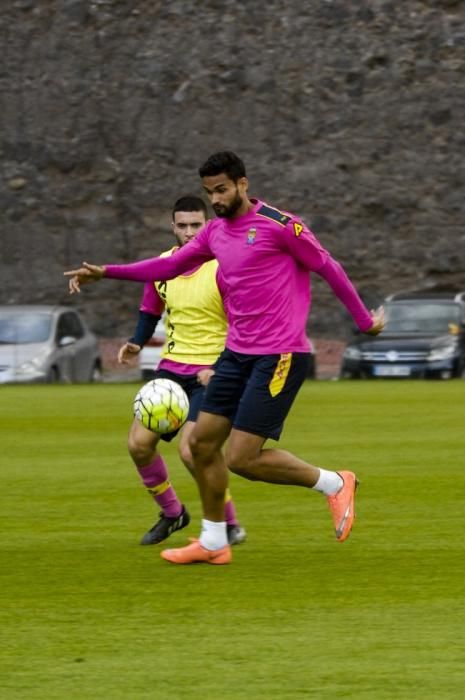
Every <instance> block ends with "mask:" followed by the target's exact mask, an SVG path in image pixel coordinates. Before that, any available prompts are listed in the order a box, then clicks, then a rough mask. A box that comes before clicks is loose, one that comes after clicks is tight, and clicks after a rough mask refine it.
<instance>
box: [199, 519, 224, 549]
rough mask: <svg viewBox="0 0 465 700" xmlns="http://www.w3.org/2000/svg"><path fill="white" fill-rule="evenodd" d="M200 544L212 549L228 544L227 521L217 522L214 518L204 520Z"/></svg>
mask: <svg viewBox="0 0 465 700" xmlns="http://www.w3.org/2000/svg"><path fill="white" fill-rule="evenodd" d="M199 540H200V544H201V545H202V547H205V549H209V550H211V551H213V550H215V549H221V548H222V547H226V545H227V544H228V535H227V531H226V523H225V522H223V523H215V522H213V520H202V532H201V533H200V538H199Z"/></svg>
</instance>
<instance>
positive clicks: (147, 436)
mask: <svg viewBox="0 0 465 700" xmlns="http://www.w3.org/2000/svg"><path fill="white" fill-rule="evenodd" d="M206 221H207V207H206V205H205V202H204V201H203V200H202V199H200V198H199V197H193V196H187V197H181V198H180V199H178V200H177V201H176V203H175V205H174V207H173V217H172V227H173V232H174V235H175V237H176V245H175V246H174V247H173V248H171V250H169V251H166V252H165V253H162V256H164V257H166V256H170V255H172V253H174V252H175V251H176V250H178V248H180V247H182V246H184V245H186V244H187V243H189V241H190V240H192V239H193V238H195V236H196V235H197V233H198V232H199V231H200V230H201V228H202V227H203V226H204V225H205V223H206ZM225 303H227V289H226V286H225V284H224V282H223V280H222V277H221V274H220V272H219V268H218V263H217V261H216V260H210V261H209V262H207V263H205V264H203V265H201V266H200V267H199V266H198V267H196V268H194V269H193V270H190V271H188V272H187V273H185V274H183V275H181V276H179V277H176V278H175V279H173V280H170V281H169V282H153V283H152V282H149V283H147V284H146V285H145V287H144V293H143V296H142V302H141V305H140V310H139V320H138V324H137V327H136V330H135V333H134V335H133V337H132V338H130V339H129V341H128V342H127V343H125V344H124V345H123V346H122V347H121V348H120V350H119V353H118V359H119V361H120V362H121V363H126V362H128V361H129V359H130V358H131V357H134V356H135V355H137V354H138V353H139V352H140V350H141V349H142V347H143V346H144V345H145V343H146V342H147V341H148V340H149V339H150V338H151V337H152V335H153V332H154V330H155V328H156V325H157V323H158V321H159V320H160V318H161V315H162V314H163V312H164V313H165V316H164V318H165V324H166V328H167V340H166V343H165V345H164V347H163V350H162V354H161V360H160V363H159V365H158V367H157V369H156V374H155V376H156V377H159V378H161V377H164V378H166V379H172V380H173V381H175V382H177V383H178V384H180V385H181V386H182V387H183V389H184V391H185V392H186V393H187V395H188V397H189V415H188V417H187V421H186V423H185V424H184V426H183V427H182V428H181V430H180V431H176V432H174V433H168V434H164V435H159V434H158V433H154V432H152V431H150V430H147V428H145V427H144V426H143V425H142V423H141V422H140V421H139V420H137V418H134V421H133V423H132V425H131V428H130V431H129V440H128V449H129V454H130V455H131V457H132V460H133V462H134V464H135V466H136V468H137V471H138V473H139V475H140V477H141V479H142V482H143V483H144V485H145V487H146V488H147V490H148V492H149V494H150V495H151V496H152V497H153V499H154V500H155V501H156V503H157V504H158V506H159V507H160V509H161V512H160V517H159V520H158V521H157V522H156V523H155V525H154V526H153V527H152V528H151V529H150V530H148V532H146V533H145V535H144V536H143V538H142V540H141V544H143V545H147V544H158V543H159V542H163V540H165V539H167V537H169V536H170V535H171V534H172V533H173V532H175V531H176V530H181V529H182V528H184V527H186V525H188V524H189V520H190V517H189V513H188V511H187V509H186V507H185V506H184V505H183V504H182V503H181V501H180V500H179V498H178V496H177V494H176V492H175V490H174V488H173V486H172V485H171V483H170V481H169V478H168V469H167V466H166V464H165V461H164V459H163V457H162V456H161V454H160V453H159V452H158V443H159V441H160V439H161V440H165V441H167V442H169V441H171V440H172V439H173V438H174V437H175V436H176V434H177V432H180V441H179V455H180V458H181V460H182V462H183V463H184V464H185V466H186V467H187V468H188V470H189V471H190V472H191V474H192V475H194V471H193V466H192V455H191V451H190V448H189V438H190V435H191V433H192V430H193V427H194V425H195V421H196V419H197V414H198V412H199V409H200V404H201V402H202V397H203V393H204V388H205V385H206V384H207V382H208V379H209V377H210V375H211V373H212V370H211V366H212V365H213V363H214V362H215V361H216V359H217V358H218V356H219V354H220V353H221V351H222V350H223V348H224V342H225V338H226V328H227V322H226V316H225V311H224V304H225ZM225 520H226V523H227V534H228V541H229V544H240V543H241V542H243V541H244V540H245V537H246V533H245V530H244V528H242V527H241V526H240V525H239V523H238V521H237V518H236V512H235V506H234V504H233V501H232V499H231V497H230V494H229V492H227V493H226V501H225Z"/></svg>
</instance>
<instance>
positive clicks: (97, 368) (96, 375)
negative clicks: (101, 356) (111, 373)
mask: <svg viewBox="0 0 465 700" xmlns="http://www.w3.org/2000/svg"><path fill="white" fill-rule="evenodd" d="M102 380H103V373H102V367H101V365H100V362H96V363H95V364H94V366H93V368H92V373H91V375H90V381H91V382H101V381H102Z"/></svg>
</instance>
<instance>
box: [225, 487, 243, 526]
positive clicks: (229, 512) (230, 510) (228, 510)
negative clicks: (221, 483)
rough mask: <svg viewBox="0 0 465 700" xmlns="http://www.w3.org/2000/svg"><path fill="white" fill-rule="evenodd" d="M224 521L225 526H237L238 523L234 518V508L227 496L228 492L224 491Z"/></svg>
mask: <svg viewBox="0 0 465 700" xmlns="http://www.w3.org/2000/svg"><path fill="white" fill-rule="evenodd" d="M224 519H225V520H226V523H227V525H239V522H238V520H237V517H236V507H235V505H234V502H233V500H232V498H231V496H230V494H229V490H228V491H226V501H225V504H224Z"/></svg>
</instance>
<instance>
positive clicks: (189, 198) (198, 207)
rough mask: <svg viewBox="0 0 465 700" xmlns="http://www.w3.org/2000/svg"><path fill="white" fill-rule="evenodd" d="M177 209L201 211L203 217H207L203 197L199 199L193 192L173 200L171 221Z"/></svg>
mask: <svg viewBox="0 0 465 700" xmlns="http://www.w3.org/2000/svg"><path fill="white" fill-rule="evenodd" d="M177 211H201V212H203V214H204V215H205V219H208V210H207V205H206V204H205V202H204V201H203V199H200V197H196V196H195V195H193V194H188V195H185V196H184V197H179V199H177V200H176V201H175V203H174V206H173V213H172V216H173V221H174V215H175V214H176V212H177Z"/></svg>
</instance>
